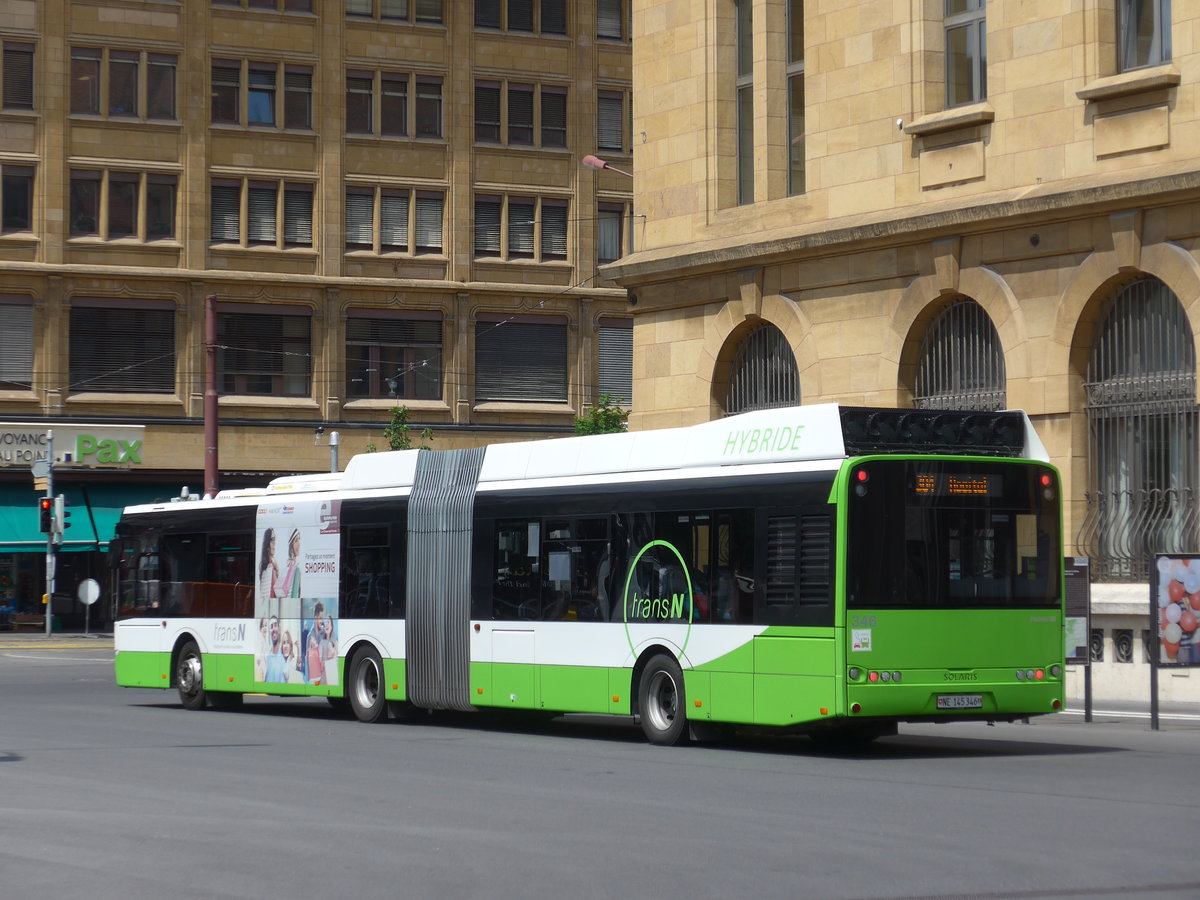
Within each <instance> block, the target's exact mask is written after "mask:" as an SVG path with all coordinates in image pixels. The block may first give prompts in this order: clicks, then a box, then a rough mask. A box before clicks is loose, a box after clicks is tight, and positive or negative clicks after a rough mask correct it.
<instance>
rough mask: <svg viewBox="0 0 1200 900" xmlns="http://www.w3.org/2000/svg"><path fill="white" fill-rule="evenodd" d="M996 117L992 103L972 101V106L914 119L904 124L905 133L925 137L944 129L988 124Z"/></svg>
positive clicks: (957, 107)
mask: <svg viewBox="0 0 1200 900" xmlns="http://www.w3.org/2000/svg"><path fill="white" fill-rule="evenodd" d="M995 118H996V111H995V110H994V109H992V107H991V104H989V103H972V104H971V105H970V106H956V107H954V108H953V109H946V110H942V111H941V112H936V113H930V114H929V115H927V116H921V117H919V118H917V119H914V120H913V121H912V122H909V123H908V124H907V125H905V126H904V133H905V134H907V135H911V136H912V137H925V136H926V135H930V134H940V133H941V132H943V131H954V130H955V129H957V128H973V127H975V126H977V125H987V124H988V123H989V122H991V121H993V120H994V119H995Z"/></svg>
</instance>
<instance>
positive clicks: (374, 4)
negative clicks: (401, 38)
mask: <svg viewBox="0 0 1200 900" xmlns="http://www.w3.org/2000/svg"><path fill="white" fill-rule="evenodd" d="M346 15H347V16H348V17H349V18H366V19H374V20H375V21H377V22H384V23H387V24H392V25H395V24H398V23H404V22H408V23H410V24H411V23H414V22H415V23H416V24H419V25H429V24H440V23H441V21H442V0H346Z"/></svg>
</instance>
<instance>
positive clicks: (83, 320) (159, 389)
mask: <svg viewBox="0 0 1200 900" xmlns="http://www.w3.org/2000/svg"><path fill="white" fill-rule="evenodd" d="M87 302H89V301H80V300H76V301H75V303H77V304H82V303H87ZM97 302H98V301H96V300H92V301H90V303H97ZM70 327H71V337H70V360H71V374H70V378H71V386H70V389H71V392H72V393H81V392H87V391H133V392H137V393H151V392H153V393H167V394H170V393H174V392H175V307H174V305H173V304H172V303H170V302H169V301H159V302H155V303H153V304H152V305H151V304H150V303H147V304H146V306H145V307H142V308H104V307H100V306H91V305H87V306H84V305H76V306H72V308H71V326H70Z"/></svg>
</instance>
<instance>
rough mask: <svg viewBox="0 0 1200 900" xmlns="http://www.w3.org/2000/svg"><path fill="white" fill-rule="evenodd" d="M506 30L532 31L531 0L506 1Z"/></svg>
mask: <svg viewBox="0 0 1200 900" xmlns="http://www.w3.org/2000/svg"><path fill="white" fill-rule="evenodd" d="M508 30H509V31H533V0H508Z"/></svg>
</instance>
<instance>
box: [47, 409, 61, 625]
mask: <svg viewBox="0 0 1200 900" xmlns="http://www.w3.org/2000/svg"><path fill="white" fill-rule="evenodd" d="M46 463H47V466H46V499H48V500H49V501H50V503H51V508H53V504H54V432H53V431H49V430H48V431H47V432H46ZM51 515H53V513H52V514H51ZM54 538H55V531H54V525H53V523H51V526H50V530H49V531H48V532H47V533H46V637H50V620H51V617H52V616H53V611H54V610H53V607H54V574H55V573H54V569H55V563H56V562H57V561H58V557H57V556H56V554H55V552H54V550H55V545H54Z"/></svg>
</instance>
